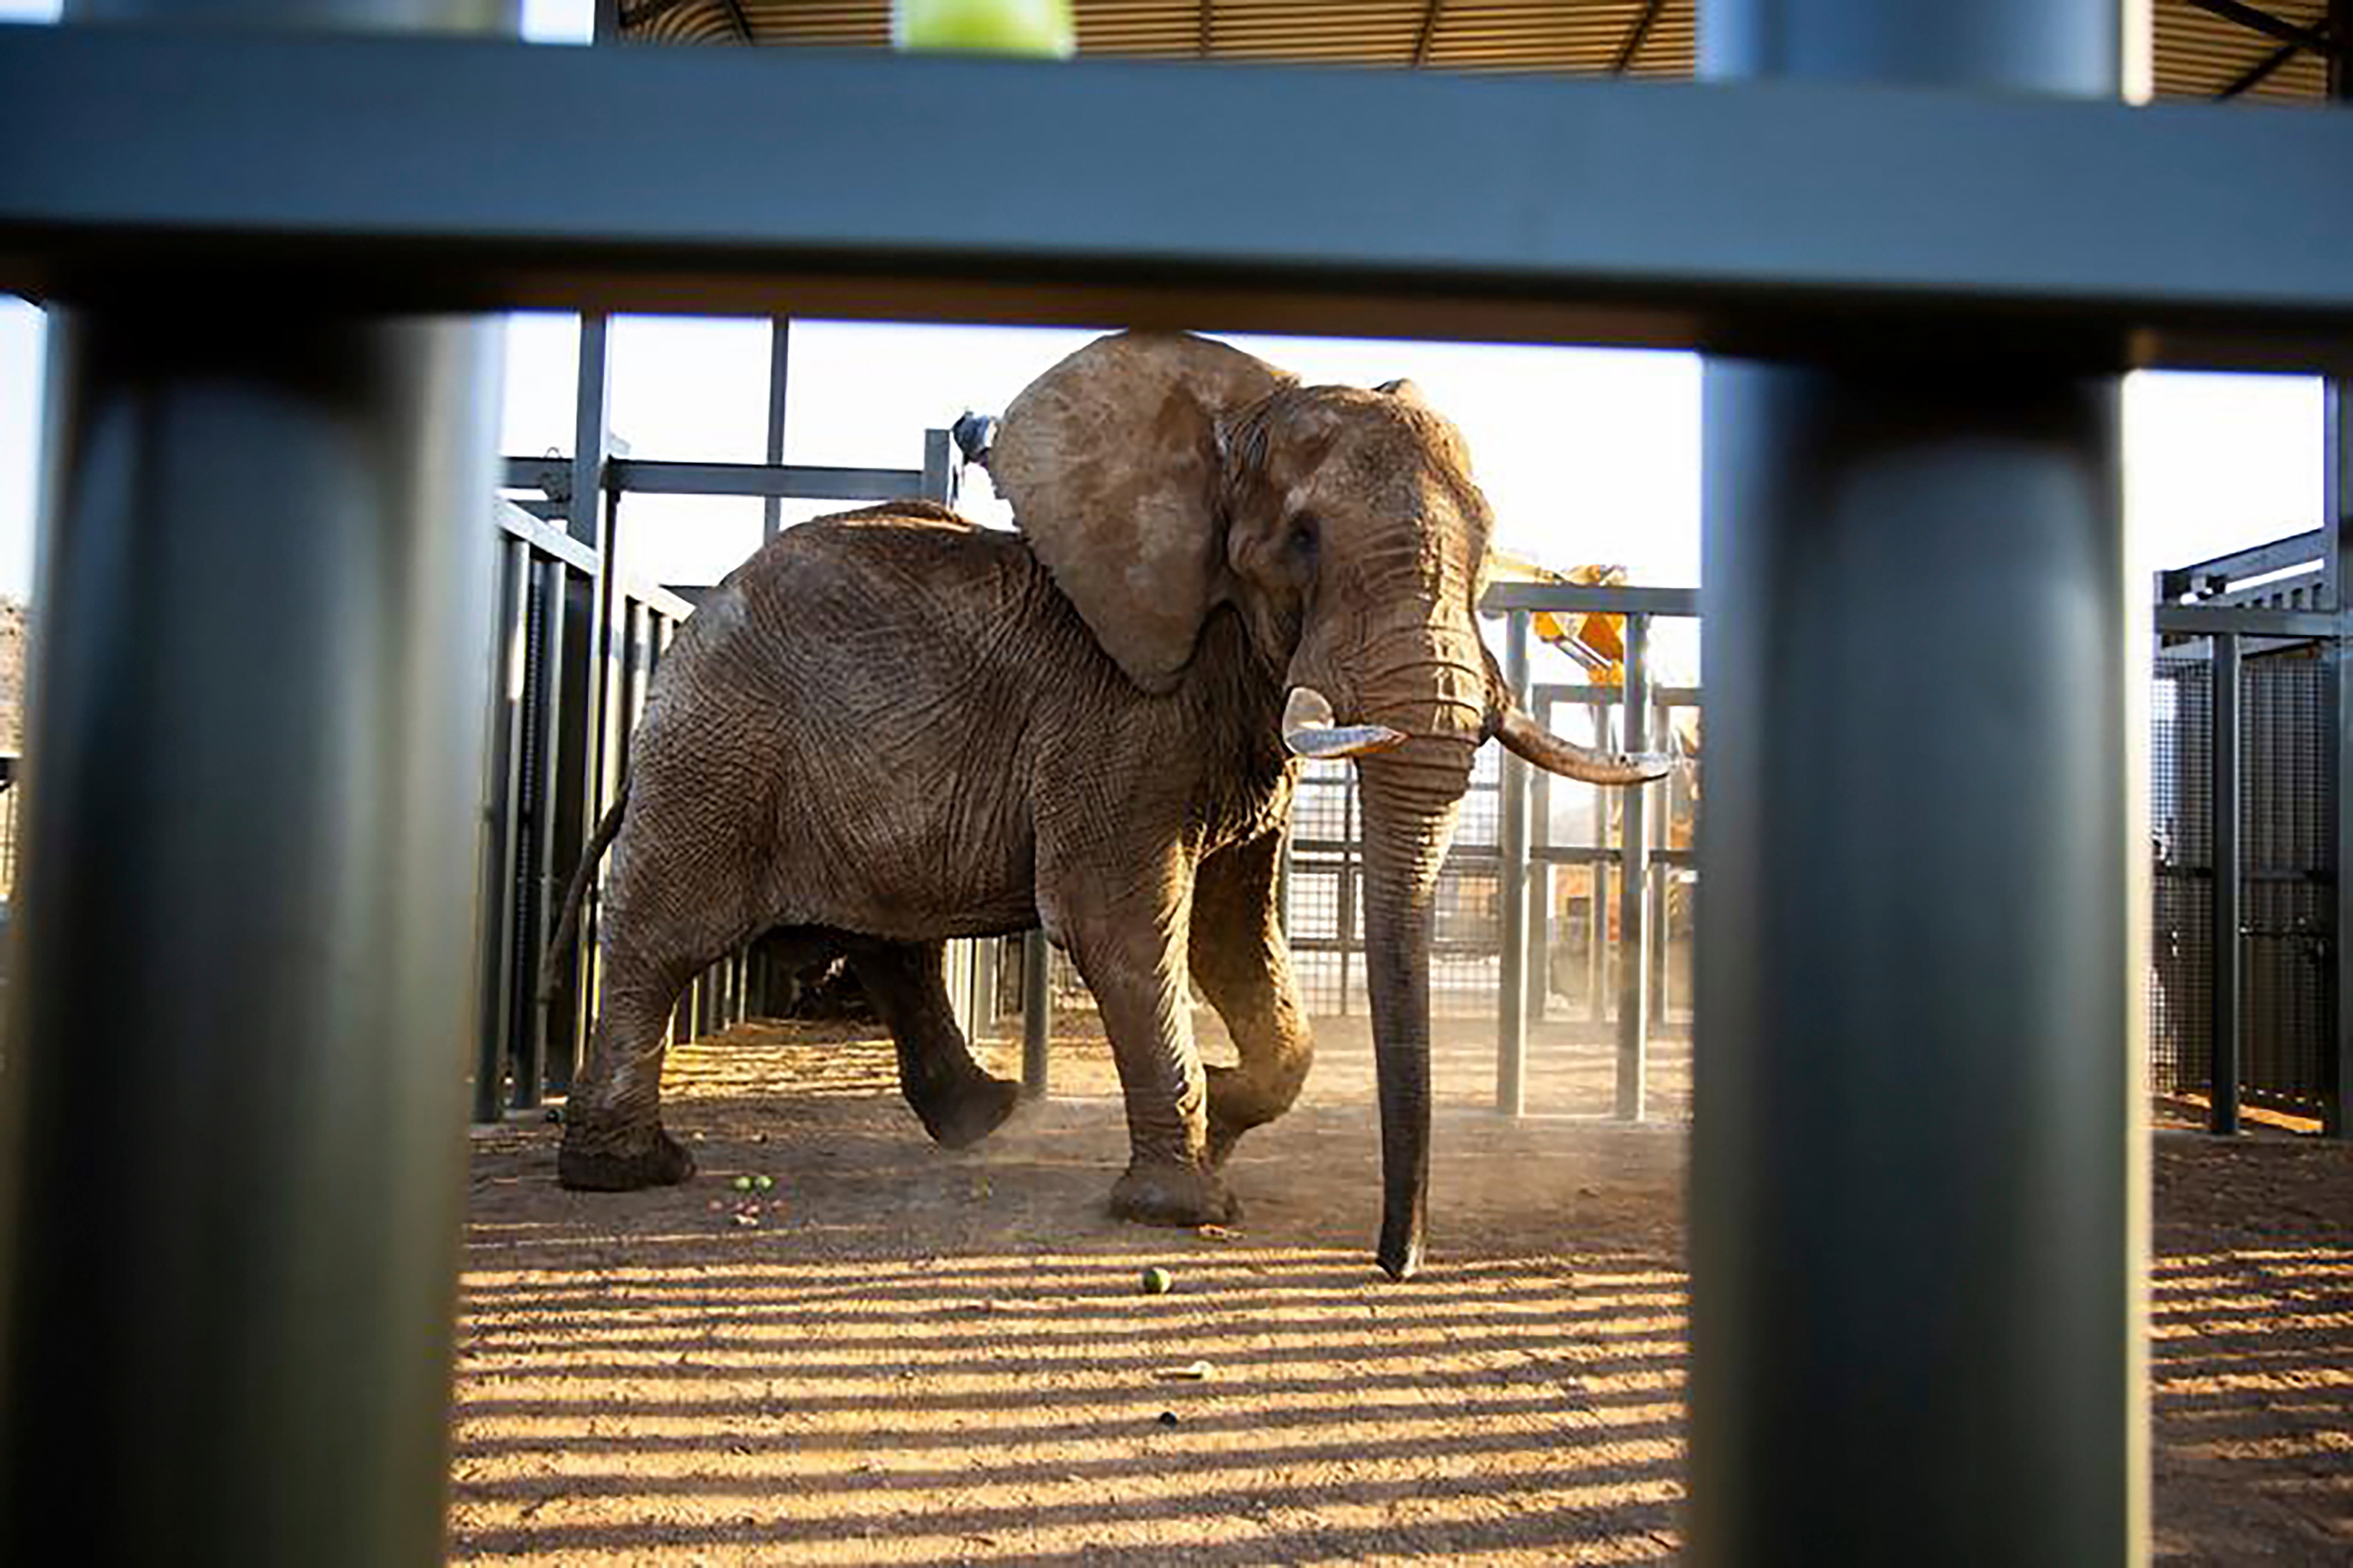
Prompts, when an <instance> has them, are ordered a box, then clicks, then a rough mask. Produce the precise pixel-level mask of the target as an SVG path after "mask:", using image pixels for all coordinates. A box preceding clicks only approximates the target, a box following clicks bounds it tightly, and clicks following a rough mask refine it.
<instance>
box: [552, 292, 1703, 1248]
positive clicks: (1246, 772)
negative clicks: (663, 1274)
mask: <svg viewBox="0 0 2353 1568" xmlns="http://www.w3.org/2000/svg"><path fill="white" fill-rule="evenodd" d="M987 463H988V466H989V468H990V472H991V474H992V476H993V477H994V479H996V482H997V488H998V489H999V491H1000V492H1001V493H1002V494H1003V495H1004V496H1005V497H1006V498H1007V499H1008V500H1009V501H1010V502H1011V503H1012V506H1013V509H1014V512H1015V515H1016V517H1017V519H1018V523H1019V525H1020V529H1021V531H1020V532H1019V533H1018V534H1016V533H1008V532H1000V531H987V530H981V529H976V528H974V527H972V526H970V525H969V524H967V523H965V522H964V521H961V520H959V519H958V518H956V517H955V515H954V514H953V513H951V512H949V511H947V510H944V509H941V508H938V507H934V506H929V505H925V504H917V503H909V504H894V505H888V506H881V507H875V508H872V509H870V510H863V511H856V512H850V513H848V514H845V515H841V516H837V517H830V518H825V519H820V520H818V521H813V522H809V523H805V524H803V525H801V526H799V527H797V528H794V529H791V530H788V531H786V532H785V533H784V534H782V535H781V536H780V537H778V538H777V539H776V541H774V542H771V543H770V544H768V545H767V546H766V547H765V549H763V550H761V551H760V552H758V553H757V554H755V555H754V556H752V557H751V558H750V559H749V560H747V561H746V562H744V564H743V565H741V566H740V567H738V568H737V569H736V570H735V571H734V572H733V573H732V574H730V575H729V576H728V578H727V580H726V581H725V582H724V583H723V584H720V585H719V587H718V589H717V590H716V591H715V592H713V593H712V595H710V596H709V597H708V598H706V599H705V600H704V602H703V604H702V606H701V608H700V609H699V610H698V611H697V612H696V614H695V615H694V616H692V618H691V619H690V620H689V621H688V622H687V623H686V624H685V626H684V627H683V629H682V630H681V633H680V635H679V637H678V638H677V640H676V641H675V642H674V643H673V644H672V646H671V647H670V651H669V653H668V655H667V656H666V658H665V659H664V661H663V663H662V665H661V667H660V669H659V673H658V674H657V676H656V677H655V679H654V681H653V684H652V688H651V690H650V693H649V700H648V702H647V705H646V709H645V713H644V717H643V719H642V721H640V723H639V725H638V730H637V732H636V736H635V739H634V741H633V742H632V749H631V753H630V762H629V767H628V786H627V794H626V796H625V800H624V803H623V805H619V806H617V807H615V809H614V812H613V813H612V814H611V815H610V816H608V817H607V821H606V822H605V823H604V824H603V825H602V826H601V827H600V831H599V835H598V837H599V840H600V842H601V841H606V840H611V841H612V855H613V863H612V868H611V871H610V876H609V880H608V886H607V892H606V894H605V902H604V913H603V920H602V924H601V927H600V940H601V942H602V943H603V953H604V962H603V964H602V984H603V990H602V1007H601V1013H600V1015H599V1017H598V1021H597V1025H596V1031H595V1034H594V1037H593V1039H592V1040H591V1042H590V1047H589V1051H588V1059H587V1062H586V1067H585V1068H584V1070H583V1073H582V1076H581V1078H580V1080H579V1081H578V1083H577V1084H576V1085H575V1088H574V1090H573V1094H572V1101H571V1106H570V1109H569V1110H568V1112H567V1115H566V1119H565V1131H564V1142H563V1147H562V1151H561V1154H560V1157H559V1163H558V1171H559V1174H560V1178H561V1180H562V1181H563V1182H564V1184H565V1185H567V1186H574V1187H586V1188H603V1189H614V1188H629V1187H638V1186H644V1185H649V1184H656V1183H663V1182H676V1181H681V1180H683V1179H684V1178H686V1177H687V1176H688V1175H690V1174H691V1173H692V1170H693V1162H692V1159H691V1156H690V1155H689V1154H688V1153H687V1152H686V1151H685V1150H684V1149H683V1148H682V1147H681V1146H680V1145H679V1144H678V1143H677V1142H674V1141H673V1140H672V1139H670V1137H669V1136H668V1135H667V1134H666V1133H665V1132H664V1131H663V1130H662V1126H661V1122H660V1119H659V1105H658V1089H657V1081H658V1079H659V1068H660V1063H661V1056H662V1050H663V1045H664V1040H665V1019H666V1018H667V1016H668V1015H669V1014H670V1008H671V1006H672V1005H673V1003H674V1002H675V1000H676V998H677V996H678V994H679V992H680V990H681V986H682V985H683V984H684V983H685V982H686V980H687V979H688V978H689V977H690V976H691V975H692V974H693V973H696V972H697V971H698V970H699V969H700V968H702V966H703V965H705V964H707V963H710V962H711V961H712V960H713V959H714V958H716V957H717V956H718V955H720V954H721V953H723V952H727V951H728V950H730V949H731V948H732V947H733V946H734V944H736V943H738V942H742V941H744V939H745V938H747V937H750V936H752V935H754V933H757V932H760V931H766V930H768V929H769V928H772V927H783V928H786V929H787V930H791V931H805V932H807V933H808V934H809V935H811V936H814V937H820V938H825V939H828V940H835V941H839V942H842V943H843V944H844V945H845V946H846V948H847V950H848V951H849V952H850V953H851V955H852V961H853V963H855V965H856V967H857V968H858V970H859V972H860V977H861V979H862V980H863V981H864V983H865V984H866V985H867V987H868V989H869V991H870V992H871V994H873V996H874V999H875V1003H876V1007H877V1011H878V1012H879V1013H880V1014H881V1016H882V1018H883V1020H884V1022H885V1023H886V1024H887V1025H888V1026H889V1027H890V1028H891V1030H892V1034H893V1036H894V1037H895V1038H896V1040H897V1043H898V1058H899V1072H900V1081H901V1085H902V1089H903V1091H904V1093H905V1095H906V1098H907V1100H909V1101H910V1103H911V1104H912V1105H913V1108H914V1110H916V1112H917V1113H918V1114H919V1115H920V1116H921V1118H922V1120H923V1124H924V1126H925V1128H926V1129H927V1130H928V1131H930V1132H931V1134H932V1136H933V1137H934V1138H935V1139H938V1140H939V1141H941V1142H945V1143H951V1144H956V1143H963V1142H971V1141H973V1140H975V1139H977V1138H980V1137H983V1136H986V1135H987V1133H988V1132H989V1131H992V1130H994V1129H995V1128H996V1127H997V1124H998V1123H999V1122H1000V1121H1003V1120H1004V1118H1005V1117H1006V1115H1007V1114H1008V1112H1009V1111H1010V1110H1011V1109H1012V1107H1013V1103H1014V1099H1015V1089H1014V1086H1012V1085H1011V1084H1008V1083H1006V1082H1004V1081H1003V1080H1001V1079H995V1078H992V1077H990V1076H988V1075H987V1074H986V1073H984V1072H983V1071H982V1070H981V1069H980V1068H979V1067H978V1066H976V1064H975V1063H974V1061H973V1059H972V1058H971V1056H970V1055H969V1054H968V1052H967V1051H966V1048H965V1041H964V1039H963V1038H962V1037H961V1036H960V1034H959V1033H958V1031H957V1029H956V1027H955V1023H954V1022H953V1021H952V1019H951V1016H950V1013H949V1007H948V999H947V995H946V994H945V991H944V986H943V984H942V979H941V954H942V943H943V942H944V939H948V938H954V937H968V936H991V935H996V934H998V933H1002V932H1010V931H1019V930H1024V929H1027V928H1029V927H1030V926H1033V925H1039V924H1042V925H1043V926H1044V928H1045V929H1046V931H1047V932H1048V933H1049V935H1050V936H1051V937H1052V939H1053V940H1054V941H1055V942H1057V943H1059V944H1060V945H1061V946H1062V947H1063V948H1064V949H1066V950H1067V951H1068V952H1069V953H1070V954H1071V958H1072V960H1073V961H1074V962H1075V963H1076V964H1077V966H1078V969H1079V972H1080V973H1081V974H1082V976H1083V977H1084V979H1085V981H1086V983H1087V985H1088V986H1089V988H1090V989H1091V990H1092V992H1093V993H1094V996H1095V999H1096V1002H1097V1004H1098V1005H1099V1006H1100V1007H1101V1009H1102V1016H1103V1026H1104V1030H1105V1032H1106V1034H1107V1035H1108V1037H1109V1038H1110V1043H1111V1047H1112V1050H1113V1057H1114V1059H1115V1061H1116V1063H1117V1067H1118V1070H1119V1077H1120V1084H1121V1089H1122V1091H1123V1094H1124V1100H1125V1103H1126V1110H1127V1121H1128V1131H1129V1137H1130V1144H1131V1151H1132V1158H1131V1161H1130V1163H1129V1165H1128V1168H1127V1170H1126V1172H1125V1173H1124V1174H1123V1175H1122V1176H1120V1178H1119V1179H1118V1182H1117V1183H1116V1184H1115V1185H1114V1186H1113V1189H1112V1195H1111V1207H1112V1211H1113V1213H1114V1214H1116V1215H1122V1216H1124V1217H1127V1218H1130V1219H1135V1220H1141V1221H1145V1222H1148V1223H1155V1224H1169V1225H1198V1224H1203V1223H1208V1222H1217V1221H1223V1220H1227V1219H1229V1217H1230V1216H1232V1215H1233V1214H1234V1213H1235V1206H1234V1202H1233V1199H1232V1198H1231V1196H1230V1195H1229V1193H1228V1191H1227V1188H1226V1185H1225V1184H1224V1182H1223V1180H1222V1179H1221V1178H1220V1175H1219V1170H1220V1166H1221V1165H1222V1163H1223V1162H1224V1160H1225V1157H1226V1155H1227V1154H1228V1152H1229V1151H1230V1150H1231V1149H1232V1148H1233V1146H1234V1142H1235V1140H1236V1139H1237V1138H1239V1137H1240V1135H1241V1134H1242V1133H1243V1132H1244V1131H1248V1130H1249V1129H1250V1128H1251V1127H1254V1126H1257V1125H1259V1124H1260V1123H1261V1122H1265V1121H1270V1120H1271V1119H1272V1118H1274V1117H1277V1116H1279V1115H1281V1114H1282V1112H1283V1111H1284V1110H1287V1109H1288V1108H1289V1107H1290V1105H1291V1104H1292V1102H1293V1100H1294V1099H1295V1098H1296V1096H1297V1095H1298V1093H1299V1089H1300V1085H1301V1082H1302V1080H1303V1079H1304V1078H1305V1076H1306V1073H1307V1068H1308V1061H1309V1057H1310V1050H1311V1047H1310V1041H1309V1036H1308V1029H1307V1026H1306V1022H1305V1020H1304V1018H1303V1015H1302V1011H1301V1007H1300V1003H1299V996H1298V993H1297V991H1296V990H1295V988H1294V987H1293V982H1292V976H1291V968H1290V961H1289V958H1288V955H1287V952H1286V950H1285V948H1284V945H1283V939H1282V931H1281V930H1280V927H1279V926H1278V924H1277V918H1276V916H1277V911H1276V906H1275V877H1276V869H1277V867H1278V864H1279V862H1280V859H1281V855H1282V843H1283V836H1284V833H1285V832H1286V830H1287V825H1288V819H1289V815H1290V806H1291V797H1292V786H1293V774H1294V772H1295V768H1296V761H1295V759H1296V758H1297V757H1299V756H1302V755H1304V756H1319V757H1328V756H1357V757H1360V758H1362V760H1361V761H1360V762H1359V763H1357V766H1358V769H1359V778H1360V783H1361V789H1362V798H1363V805H1364V824H1365V826H1364V833H1365V872H1366V946H1367V959H1366V963H1367V971H1368V973H1369V976H1370V985H1371V992H1372V1008H1373V1025H1374V1036H1375V1040H1376V1044H1377V1058H1378V1078H1379V1088H1380V1115H1381V1135H1382V1136H1381V1145H1382V1160H1383V1166H1384V1180H1385V1191H1384V1197H1385V1214H1384V1217H1383V1220H1382V1226H1381V1237H1380V1248H1379V1258H1380V1262H1381V1264H1382V1266H1383V1267H1384V1268H1387V1269H1388V1271H1389V1272H1390V1273H1391V1274H1392V1275H1396V1276H1398V1277H1400V1278H1402V1277H1404V1276H1405V1275H1407V1274H1409V1273H1410V1272H1412V1271H1413V1269H1414V1268H1416V1267H1417V1266H1418V1263H1419V1258H1420V1252H1421V1245H1422V1231H1423V1211H1424V1202H1425V1188H1426V1186H1427V1184H1428V1168H1429V1158H1428V1147H1429V1128H1430V1091H1429V991H1428V963H1427V958H1428V950H1429V944H1430V921H1431V892H1432V888H1433V884H1434V883H1435V881H1436V879H1437V876H1438V870H1439V863H1440V860H1441V859H1442V858H1444V856H1445V853H1446V848H1447V844H1448V841H1449V839H1450V837H1451V834H1452V831H1453V826H1454V820H1455V815H1456V810H1457V806H1458V805H1459V803H1460V801H1461V795H1462V794H1463V790H1464V787H1465V785H1466V784H1467V782H1468V779H1469V774H1470V771H1471V760H1472V752H1474V751H1475V750H1476V749H1477V748H1478V746H1479V745H1480V743H1481V742H1482V741H1484V740H1486V739H1488V738H1489V737H1490V736H1498V737H1500V738H1501V739H1502V740H1503V741H1504V743H1505V744H1506V745H1508V746H1510V747H1511V748H1512V749H1513V750H1514V751H1515V752H1518V753H1519V754H1520V755H1522V756H1524V757H1525V758H1527V759H1529V760H1530V761H1531V762H1534V763H1539V764H1541V765H1543V766H1546V767H1548V768H1552V769H1555V770H1556V771H1558V772H1562V773H1567V774H1568V775H1569V776H1571V777H1576V778H1581V779H1586V780H1588V781H1593V782H1599V783H1605V784H1633V783H1637V782H1639V781H1641V780H1642V779H1645V778H1649V777H1654V776H1656V775H1657V774H1658V773H1662V772H1663V771H1664V769H1665V766H1666V763H1665V762H1664V761H1663V759H1659V758H1651V757H1628V756H1620V755H1613V754H1608V753H1602V752H1591V751H1588V750H1587V749H1585V748H1582V747H1578V746H1576V745H1573V744H1571V743H1569V742H1566V741H1563V740H1561V739H1559V738H1557V737H1556V736H1552V735H1550V734H1548V733H1546V731H1543V730H1541V729H1540V728H1539V727H1538V726H1537V725H1536V724H1535V722H1534V721H1532V720H1530V719H1529V718H1528V716H1527V715H1526V714H1525V712H1524V711H1522V710H1521V709H1520V708H1519V707H1518V706H1517V705H1516V703H1515V702H1514V700H1513V698H1512V696H1511V693H1510V691H1509V689H1507V688H1506V687H1505V685H1504V682H1503V680H1502V679H1501V678H1500V675H1499V673H1498V671H1497V670H1496V668H1495V666H1494V663H1493V659H1492V658H1490V657H1489V655H1488V653H1487V651H1486V648H1485V647H1484V645H1483V644H1482V642H1481V640H1480V636H1479V632H1478V629H1477V626H1476V625H1475V623H1474V613H1473V606H1474V605H1475V604H1476V603H1477V599H1478V595H1479V591H1480V586H1481V577H1482V569H1483V566H1484V563H1485V558H1486V554H1487V544H1488V535H1489V532H1490V531H1491V528H1492V519H1491V515H1490V513H1489V510H1488V507H1487V504H1486V502H1485V500H1483V499H1482V496H1481V495H1480V493H1479V490H1478V489H1477V487H1476V486H1475V485H1473V484H1472V479H1471V475H1470V470H1469V467H1468V464H1467V459H1466V456H1465V453H1464V450H1463V447H1462V442H1461V437H1459V435H1458V434H1457V433H1456V432H1455V430H1454V429H1453V427H1452V426H1450V425H1449V424H1447V423H1446V421H1445V420H1444V419H1442V418H1440V416H1438V415H1437V414H1436V413H1434V412H1432V411H1431V410H1430V408H1429V407H1428V406H1427V405H1424V404H1423V402H1422V401H1421V399H1420V398H1419V395H1418V394H1417V393H1416V392H1415V391H1414V389H1413V388H1412V387H1411V386H1410V385H1409V384H1406V383H1402V382H1398V383H1391V384H1388V385H1387V386H1384V387H1381V388H1379V389H1377V390H1375V391H1364V390H1360V389H1356V388H1351V387H1340V386H1307V385H1302V384H1299V383H1298V382H1297V381H1296V379H1295V378H1293V377H1292V376H1290V375H1288V374H1284V373H1282V372H1281V371H1278V370H1276V369H1274V368H1272V367H1271V366H1270V365H1267V364H1265V363H1261V361H1259V360H1257V359H1254V358H1252V357H1251V356H1250V355H1248V354H1246V353H1240V352H1239V351H1237V350H1235V349H1232V348H1229V347H1226V346H1224V345H1222V344H1219V343H1215V342H1209V341H1207V340H1204V339H1199V338H1193V337H1188V336H1184V335H1178V334H1167V333H1131V334H1123V335H1118V336H1113V337H1109V338H1104V339H1101V340H1098V341H1096V342H1092V343H1091V344H1089V345H1088V346H1087V347H1085V348H1082V349H1081V350H1080V351H1078V352H1077V353H1074V354H1072V355H1071V356H1070V357H1069V358H1068V359H1066V360H1064V361H1063V362H1061V363H1060V364H1058V365H1056V366H1055V367H1053V368H1052V369H1051V370H1050V371H1048V372H1047V373H1046V374H1044V375H1043V376H1041V377H1040V378H1039V380H1037V381H1036V382H1034V383H1032V384H1030V385H1029V387H1028V388H1027V389H1025V390H1024V391H1023V392H1022V394H1021V395H1019V397H1018V398H1017V399H1016V400H1015V401H1014V403H1013V404H1012V405H1010V406H1009V407H1008V409H1007V411H1006V413H1005V415H1004V417H1003V420H1002V422H1001V424H1000V426H999V428H998V430H997V434H996V438H995V444H994V447H993V448H992V449H991V450H990V452H989V453H988V455H987ZM616 834H617V838H616V837H615V836H616ZM595 856H596V848H594V847H592V849H591V851H590V855H589V859H590V860H591V861H593V859H594V858H595ZM584 870H585V868H584ZM1188 979H1189V980H1190V982H1192V983H1193V984H1198V987H1199V988H1200V991H1201V993H1202V994H1203V995H1204V996H1205V997H1206V998H1207V999H1208V1003H1209V1005H1212V1006H1213V1007H1215V1008H1216V1009H1217V1010H1218V1012H1219V1015H1220V1016H1222V1017H1223V1019H1224V1020H1225V1022H1226V1025H1227V1026H1228V1028H1229V1031H1230V1032H1231V1034H1232V1036H1233V1038H1234V1042H1235V1044H1236V1047H1238V1056H1239V1062H1238V1065H1236V1066H1235V1067H1233V1068H1206V1069H1205V1068H1204V1066H1203V1064H1202V1061H1201V1058H1200V1055H1199V1053H1198V1050H1197V1049H1196V1047H1195V1044H1194V1039H1193V1024H1192V1017H1191V1007H1190V995H1189V992H1188V986H1187V981H1188Z"/></svg>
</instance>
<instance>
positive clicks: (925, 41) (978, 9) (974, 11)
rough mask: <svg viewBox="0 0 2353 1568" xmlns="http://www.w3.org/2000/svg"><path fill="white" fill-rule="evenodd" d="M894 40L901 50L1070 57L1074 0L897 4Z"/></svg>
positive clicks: (945, 0) (931, 0)
mask: <svg viewBox="0 0 2353 1568" xmlns="http://www.w3.org/2000/svg"><path fill="white" fill-rule="evenodd" d="M892 39H893V40H894V41H895V42H896V43H897V44H898V46H899V47H901V48H902V49H985V50H988V51H990V52H992V53H996V54H1007V55H1056V56H1059V55H1067V54H1070V53H1071V51H1072V49H1073V48H1074V47H1076V42H1077V39H1076V34H1075V33H1074V31H1073V30H1072V27H1071V5H1070V0H898V3H897V5H895V6H894V7H893V25H892Z"/></svg>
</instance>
